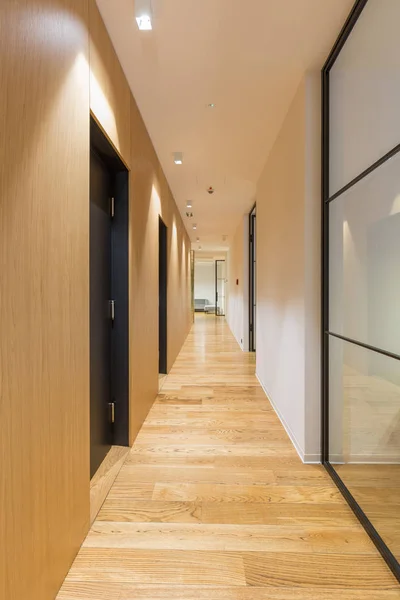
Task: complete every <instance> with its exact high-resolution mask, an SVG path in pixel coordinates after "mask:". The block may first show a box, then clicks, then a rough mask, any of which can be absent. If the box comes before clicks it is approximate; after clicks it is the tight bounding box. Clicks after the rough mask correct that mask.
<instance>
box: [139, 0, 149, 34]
mask: <svg viewBox="0 0 400 600" xmlns="http://www.w3.org/2000/svg"><path fill="white" fill-rule="evenodd" d="M135 18H136V23H137V24H138V27H139V29H140V31H151V30H152V29H153V26H152V24H151V0H135Z"/></svg>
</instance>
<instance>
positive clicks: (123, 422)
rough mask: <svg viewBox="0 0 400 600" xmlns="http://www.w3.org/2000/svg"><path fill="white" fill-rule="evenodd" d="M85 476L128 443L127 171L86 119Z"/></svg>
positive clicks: (96, 128) (105, 140)
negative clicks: (87, 310) (87, 431)
mask: <svg viewBox="0 0 400 600" xmlns="http://www.w3.org/2000/svg"><path fill="white" fill-rule="evenodd" d="M90 142H91V143H90V235H89V237H90V477H93V475H94V474H95V472H96V471H97V469H98V468H99V466H100V465H101V463H102V462H103V460H104V459H105V457H106V455H107V453H108V451H109V450H110V448H111V446H112V445H114V444H116V445H119V446H128V445H129V426H128V422H129V421H128V419H129V308H128V302H129V291H128V284H129V272H128V237H129V236H128V222H129V221H128V216H129V195H128V171H127V169H126V167H125V165H124V164H123V162H122V160H121V159H120V158H119V156H118V154H117V153H116V151H115V150H114V148H113V147H112V146H111V144H110V143H109V141H108V140H107V138H106V137H105V135H104V134H103V132H102V130H101V129H100V127H99V126H98V125H97V123H96V121H95V120H94V119H93V118H91V122H90Z"/></svg>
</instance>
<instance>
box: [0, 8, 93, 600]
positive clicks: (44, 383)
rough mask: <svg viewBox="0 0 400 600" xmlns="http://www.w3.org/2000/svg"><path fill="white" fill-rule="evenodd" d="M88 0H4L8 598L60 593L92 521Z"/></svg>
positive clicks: (4, 539)
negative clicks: (51, 0)
mask: <svg viewBox="0 0 400 600" xmlns="http://www.w3.org/2000/svg"><path fill="white" fill-rule="evenodd" d="M87 17H88V15H87V3H86V2H85V1H82V0H57V2H50V1H44V0H18V2H17V1H13V0H5V2H2V3H1V8H0V22H1V25H2V26H1V35H0V55H1V66H0V132H1V133H0V598H1V600H28V599H29V600H52V599H54V597H55V595H56V592H57V589H58V587H59V585H60V583H61V581H62V580H63V577H64V576H65V573H66V571H67V569H68V566H69V565H70V564H71V562H72V560H73V558H74V555H75V554H76V552H77V550H78V548H79V546H80V543H81V541H82V538H83V536H84V535H85V533H86V531H87V527H88V523H89V434H88V432H89V400H88V399H89V285H88V283H89V238H88V227H89V205H88V190H89V168H88V164H89V119H88V115H89V86H88V85H87V82H88V77H89V68H88V34H87V25H86V24H87Z"/></svg>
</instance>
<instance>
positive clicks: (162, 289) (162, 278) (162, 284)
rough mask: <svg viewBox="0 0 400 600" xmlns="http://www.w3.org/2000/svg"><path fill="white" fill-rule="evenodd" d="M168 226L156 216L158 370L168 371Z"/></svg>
mask: <svg viewBox="0 0 400 600" xmlns="http://www.w3.org/2000/svg"><path fill="white" fill-rule="evenodd" d="M167 288H168V227H167V226H166V224H165V223H164V221H163V220H162V218H161V217H160V216H159V217H158V294H159V302H158V372H159V373H161V374H166V373H167V372H168V360H167V359H168V323H167V320H168V319H167V305H168V292H167Z"/></svg>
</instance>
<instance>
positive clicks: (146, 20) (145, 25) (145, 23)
mask: <svg viewBox="0 0 400 600" xmlns="http://www.w3.org/2000/svg"><path fill="white" fill-rule="evenodd" d="M136 23H137V24H138V27H139V29H140V31H151V30H152V29H153V27H152V25H151V18H150V16H149V15H142V16H141V17H136Z"/></svg>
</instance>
